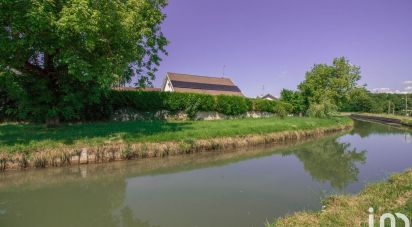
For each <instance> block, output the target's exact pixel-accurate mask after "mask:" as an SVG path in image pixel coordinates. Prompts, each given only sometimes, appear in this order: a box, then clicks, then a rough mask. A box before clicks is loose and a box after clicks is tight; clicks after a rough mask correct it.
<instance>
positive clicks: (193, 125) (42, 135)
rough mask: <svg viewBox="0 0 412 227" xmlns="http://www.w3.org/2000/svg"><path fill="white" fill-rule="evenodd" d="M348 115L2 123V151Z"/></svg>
mask: <svg viewBox="0 0 412 227" xmlns="http://www.w3.org/2000/svg"><path fill="white" fill-rule="evenodd" d="M350 121H351V120H350V119H349V118H346V117H334V118H329V119H315V118H298V117H287V118H284V119H280V118H263V119H250V118H249V119H236V120H220V121H132V122H107V123H86V124H73V125H62V126H61V127H59V128H52V129H46V128H44V126H43V125H36V124H1V125H0V151H7V152H21V151H30V150H35V149H36V150H39V149H44V148H56V147H59V146H62V145H71V146H87V145H99V144H103V143H105V142H108V141H113V142H114V141H116V142H118V141H119V142H125V143H135V142H157V141H182V140H193V139H208V138H215V137H229V136H241V135H248V134H262V133H271V132H280V131H287V130H303V129H314V128H319V127H328V126H333V125H336V124H346V123H348V122H350Z"/></svg>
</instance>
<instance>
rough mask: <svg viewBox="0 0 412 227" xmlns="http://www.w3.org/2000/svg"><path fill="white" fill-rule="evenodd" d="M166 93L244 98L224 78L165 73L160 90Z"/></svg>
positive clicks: (232, 84) (237, 88)
mask: <svg viewBox="0 0 412 227" xmlns="http://www.w3.org/2000/svg"><path fill="white" fill-rule="evenodd" d="M161 90H162V91H166V92H190V93H202V94H210V95H221V94H223V95H237V96H244V95H243V94H242V91H241V90H240V89H239V87H237V86H236V85H235V84H234V83H233V82H232V80H230V79H229V78H224V77H209V76H196V75H188V74H179V73H170V72H169V73H167V74H166V77H165V79H164V81H163V85H162V88H161Z"/></svg>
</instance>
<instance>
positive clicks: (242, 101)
mask: <svg viewBox="0 0 412 227" xmlns="http://www.w3.org/2000/svg"><path fill="white" fill-rule="evenodd" d="M216 99H217V103H216V111H217V112H219V113H222V114H226V115H240V114H243V113H246V112H247V111H248V110H249V106H250V103H249V102H248V101H247V99H246V98H244V97H240V96H227V95H218V96H217V98H216Z"/></svg>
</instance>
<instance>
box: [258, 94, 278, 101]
mask: <svg viewBox="0 0 412 227" xmlns="http://www.w3.org/2000/svg"><path fill="white" fill-rule="evenodd" d="M258 98H261V99H266V100H271V101H275V100H278V98H276V97H275V96H273V95H271V94H266V95H263V96H260V97H258Z"/></svg>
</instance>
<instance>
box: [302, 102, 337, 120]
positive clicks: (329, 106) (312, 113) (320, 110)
mask: <svg viewBox="0 0 412 227" xmlns="http://www.w3.org/2000/svg"><path fill="white" fill-rule="evenodd" d="M337 110H338V107H337V106H336V105H335V104H333V103H332V102H331V101H330V100H323V101H321V102H320V103H311V104H310V106H309V109H308V111H307V115H308V116H309V117H316V118H326V117H331V116H333V115H335V114H336V113H337Z"/></svg>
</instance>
